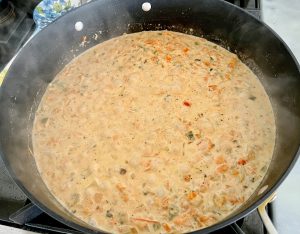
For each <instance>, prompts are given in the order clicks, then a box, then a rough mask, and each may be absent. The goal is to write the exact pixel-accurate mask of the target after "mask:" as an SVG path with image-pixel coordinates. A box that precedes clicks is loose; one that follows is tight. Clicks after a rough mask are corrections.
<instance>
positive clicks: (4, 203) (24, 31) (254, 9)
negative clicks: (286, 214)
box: [0, 0, 272, 234]
mask: <svg viewBox="0 0 300 234" xmlns="http://www.w3.org/2000/svg"><path fill="white" fill-rule="evenodd" d="M227 1H228V2H231V3H233V4H236V5H238V6H240V7H243V8H245V9H246V10H247V11H249V12H250V13H251V14H253V15H255V16H256V17H258V18H259V17H260V4H259V3H260V2H259V0H227ZM0 2H1V1H0ZM11 7H13V8H14V9H13V10H14V15H13V19H12V21H11V22H6V24H8V23H10V27H11V28H10V29H9V28H8V27H7V25H5V24H4V25H1V20H0V52H1V53H0V70H2V68H3V67H4V66H5V64H6V63H7V62H8V61H9V60H10V59H11V58H12V57H13V55H14V54H15V53H16V51H17V50H18V49H19V48H20V46H21V45H22V44H23V43H24V42H25V41H26V39H27V38H28V37H29V36H30V35H31V33H32V32H33V29H34V27H33V20H32V18H31V14H28V13H26V12H24V10H22V9H18V8H16V7H14V6H11ZM0 9H1V8H0ZM0 14H1V12H0ZM9 30H11V31H9ZM271 211H272V207H271V206H269V213H270V214H271V215H272V212H271ZM0 225H6V226H12V227H17V228H21V229H26V230H30V231H35V232H39V233H80V232H78V231H76V230H74V229H72V228H70V227H68V226H66V225H64V224H62V223H60V222H58V221H56V220H55V219H53V218H51V217H50V216H48V215H47V214H45V213H44V212H42V211H41V210H40V209H39V208H38V207H36V206H34V205H33V204H32V203H31V202H30V200H29V199H27V197H26V196H25V195H24V193H23V192H22V191H21V190H20V189H19V187H18V186H17V185H16V184H15V183H14V182H13V181H12V179H11V178H10V176H9V175H8V172H7V171H6V168H5V166H4V163H3V161H2V159H1V157H0ZM213 233H214V234H218V233H228V234H231V233H246V234H263V233H266V231H265V229H264V226H263V223H262V221H261V219H260V217H259V215H258V213H257V211H254V212H252V213H251V214H249V215H248V216H247V217H245V218H243V219H241V220H239V221H238V222H237V223H235V224H233V225H230V226H227V227H225V228H223V229H220V230H218V231H216V232H213Z"/></svg>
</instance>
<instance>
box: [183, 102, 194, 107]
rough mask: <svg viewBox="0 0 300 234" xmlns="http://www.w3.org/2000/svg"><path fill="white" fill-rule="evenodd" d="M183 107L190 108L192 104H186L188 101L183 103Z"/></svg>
mask: <svg viewBox="0 0 300 234" xmlns="http://www.w3.org/2000/svg"><path fill="white" fill-rule="evenodd" d="M183 105H185V106H188V107H191V105H192V103H190V102H188V101H184V102H183Z"/></svg>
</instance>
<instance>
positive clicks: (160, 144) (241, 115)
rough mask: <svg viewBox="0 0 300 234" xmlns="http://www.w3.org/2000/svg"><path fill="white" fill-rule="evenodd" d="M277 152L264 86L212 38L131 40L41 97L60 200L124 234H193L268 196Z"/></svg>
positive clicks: (45, 159) (39, 152) (88, 55)
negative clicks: (258, 194) (266, 185)
mask: <svg viewBox="0 0 300 234" xmlns="http://www.w3.org/2000/svg"><path fill="white" fill-rule="evenodd" d="M274 144H275V123H274V115H273V112H272V108H271V104H270V101H269V99H268V96H267V94H266V92H265V91H264V89H263V86H262V85H261V83H260V82H259V80H258V79H257V77H256V76H255V75H254V74H253V73H252V72H251V70H250V69H249V68H248V67H247V66H246V65H245V64H243V63H242V62H241V61H240V60H239V59H238V58H237V56H236V55H235V54H232V53H230V52H228V51H227V50H225V49H224V48H222V47H220V46H218V45H216V44H213V43H211V42H209V41H207V40H205V39H203V38H198V37H194V36H189V35H185V34H180V33H175V32H170V31H160V32H141V33H136V34H130V35H124V36H121V37H117V38H114V39H111V40H109V41H106V42H104V43H101V44H99V45H98V46H95V47H93V48H92V49H89V50H88V51H86V52H85V53H84V54H82V55H80V56H79V57H78V58H76V59H74V60H73V61H72V62H71V63H70V64H68V65H67V66H66V67H65V68H64V69H63V70H62V71H61V72H60V73H59V74H58V75H57V77H56V78H55V79H54V80H53V82H52V83H51V84H50V85H49V87H48V88H47V90H46V93H45V95H44V96H43V98H42V101H41V103H40V106H39V108H38V111H37V113H36V117H35V123H34V129H33V146H34V156H35V159H36V163H37V166H38V169H39V171H40V173H41V175H42V178H43V180H44V182H45V183H46V185H47V186H48V188H49V190H50V191H51V192H52V193H53V195H54V196H55V197H56V198H57V199H58V200H59V202H60V203H61V204H62V205H63V206H64V207H65V208H66V209H68V210H69V211H70V212H72V213H73V214H74V215H75V216H77V217H78V218H80V219H82V220H84V221H86V222H87V223H89V224H91V225H94V226H95V227H97V228H99V229H102V230H106V231H109V232H113V233H168V232H179V233H183V232H189V231H192V230H196V229H200V228H204V227H207V226H209V225H212V224H214V223H216V222H219V221H220V220H222V219H224V218H225V217H226V216H228V215H229V214H230V213H232V212H233V211H234V210H236V209H237V208H238V207H239V206H241V205H242V204H243V203H244V202H245V201H246V200H247V199H248V198H249V197H250V196H251V195H252V194H253V193H254V191H255V190H256V188H257V187H258V186H259V184H260V182H261V181H262V178H263V177H264V175H265V173H266V170H267V168H268V165H269V163H270V160H271V157H272V153H273V148H274Z"/></svg>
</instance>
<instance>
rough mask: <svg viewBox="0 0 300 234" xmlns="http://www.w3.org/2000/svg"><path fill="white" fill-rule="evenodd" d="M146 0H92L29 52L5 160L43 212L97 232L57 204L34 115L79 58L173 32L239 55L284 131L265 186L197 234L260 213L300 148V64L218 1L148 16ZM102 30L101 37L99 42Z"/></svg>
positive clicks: (5, 90) (9, 101)
mask: <svg viewBox="0 0 300 234" xmlns="http://www.w3.org/2000/svg"><path fill="white" fill-rule="evenodd" d="M142 3H143V1H142V0H137V1H134V0H99V1H95V2H92V3H90V4H87V5H85V6H83V7H80V8H78V9H76V10H73V11H72V12H70V13H68V14H66V15H65V16H63V17H61V18H59V19H58V20H56V21H55V22H54V23H52V24H51V25H49V26H48V27H47V28H45V29H44V30H42V31H41V32H40V33H38V34H37V35H36V36H35V37H34V38H33V39H32V40H31V41H30V42H29V43H28V44H27V45H26V46H25V48H23V49H22V51H21V52H20V53H19V55H18V56H17V58H16V60H15V61H14V63H13V65H12V66H11V68H10V69H9V71H8V74H7V76H6V78H5V80H4V83H3V85H2V87H1V95H0V121H1V122H0V136H1V151H2V158H3V160H4V162H5V164H6V166H7V169H8V170H9V172H10V174H11V176H12V177H13V179H14V180H15V181H16V183H17V184H18V185H19V186H20V187H21V189H22V190H23V191H24V192H25V194H26V195H27V196H28V197H29V199H30V200H31V201H32V202H33V203H35V204H36V205H37V206H38V207H40V208H41V209H42V210H44V211H45V212H46V213H48V214H49V215H51V216H53V217H54V218H56V219H58V220H59V221H61V222H63V223H65V224H67V225H69V226H71V227H73V228H75V229H78V230H81V231H83V232H86V233H87V232H96V231H95V230H93V228H92V227H91V226H89V225H88V224H86V223H84V222H82V221H80V220H79V219H77V218H75V217H74V216H73V215H72V214H70V213H68V212H67V211H66V210H65V209H64V208H63V207H62V206H61V205H60V204H59V203H58V202H57V201H56V200H55V198H54V197H53V196H52V195H51V194H50V192H49V190H48V189H47V188H46V186H45V184H44V183H43V181H42V179H41V176H40V174H39V172H38V170H37V168H36V165H35V161H34V158H33V156H32V155H31V130H32V123H33V119H34V113H35V111H36V108H37V106H38V104H39V102H40V100H41V97H42V95H43V93H44V91H45V89H46V88H47V85H48V84H49V83H50V82H51V80H52V79H53V78H54V77H55V75H56V74H57V73H58V72H59V71H60V70H61V69H62V68H63V67H64V66H65V64H67V63H68V62H69V61H70V60H71V59H72V58H73V57H74V55H75V56H76V55H78V54H80V53H82V52H83V51H85V50H87V49H88V48H90V47H92V46H94V45H96V44H98V43H101V42H102V41H104V40H108V39H110V38H112V37H116V36H119V35H122V34H123V33H132V32H137V31H142V30H160V29H169V30H174V31H180V32H186V33H190V34H194V35H197V36H204V37H205V38H207V39H208V40H211V41H213V42H215V43H217V44H220V45H222V46H224V47H226V48H228V49H230V50H231V51H233V52H236V53H237V54H238V56H239V57H240V58H241V60H242V61H243V62H245V63H246V64H247V65H248V66H249V67H250V68H251V69H252V70H253V71H254V72H255V74H256V75H257V76H258V77H259V79H260V80H261V82H262V84H263V85H264V87H265V89H266V91H267V93H268V95H269V96H270V99H271V103H272V106H273V109H274V112H275V119H276V127H277V139H276V146H275V152H274V156H273V160H272V162H271V165H270V168H269V170H268V172H267V175H266V177H265V178H264V180H263V182H262V184H261V186H260V187H259V188H258V190H257V191H256V192H255V193H254V194H253V196H252V197H251V198H250V199H249V200H248V201H247V202H246V203H245V204H244V205H243V206H242V207H241V208H240V209H239V210H237V211H236V212H234V213H233V214H232V215H230V216H229V217H228V218H226V219H225V220H224V221H222V222H220V223H217V224H216V225H213V226H211V227H208V228H205V229H203V230H201V231H198V232H197V233H207V232H211V231H214V230H217V229H219V228H221V227H223V226H225V225H228V224H230V223H232V222H234V221H236V220H238V219H240V218H242V217H243V216H245V215H247V214H248V213H249V212H251V211H252V210H254V209H255V208H257V207H258V206H259V205H260V204H261V203H262V202H263V201H264V200H265V199H266V198H267V197H268V196H270V194H271V193H273V192H274V191H275V190H276V188H277V187H278V186H279V184H280V183H281V182H282V181H283V179H284V178H285V177H286V176H287V174H288V172H289V171H290V170H291V168H292V166H293V165H294V163H295V161H296V159H297V156H298V153H297V152H298V148H299V143H300V118H299V117H300V92H299V91H300V74H299V67H298V64H297V62H296V60H295V58H294V57H293V55H292V54H291V52H290V50H289V49H288V48H287V46H286V45H285V44H284V42H283V41H282V40H281V39H280V38H279V37H278V36H277V35H276V34H275V33H274V32H273V31H272V30H271V29H270V28H268V27H267V26H266V25H264V24H263V23H262V22H260V21H259V20H257V19H255V18H254V17H252V16H250V15H249V14H247V13H246V12H245V11H243V10H241V9H238V8H237V7H234V6H233V5H231V4H228V3H226V2H223V1H218V0H190V1H184V0H172V1H170V0H151V4H152V9H151V10H150V11H149V12H144V11H143V10H142V7H141V6H142ZM77 21H82V22H83V24H84V28H83V30H82V31H76V30H75V28H74V25H75V23H76V22H77ZM190 29H192V30H190ZM99 31H101V32H102V34H100V32H99ZM95 33H97V34H98V38H97V40H95V39H93V35H94V34H95ZM83 36H86V39H87V41H89V43H86V46H85V47H81V46H80V43H81V42H82V39H83ZM94 38H95V37H94ZM266 185H267V187H266ZM263 187H264V188H266V189H265V190H264V191H262V190H261V188H263ZM258 191H262V192H261V193H259V192H258Z"/></svg>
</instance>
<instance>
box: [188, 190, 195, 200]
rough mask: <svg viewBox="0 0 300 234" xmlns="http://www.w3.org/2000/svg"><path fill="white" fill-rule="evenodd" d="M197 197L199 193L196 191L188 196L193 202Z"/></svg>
mask: <svg viewBox="0 0 300 234" xmlns="http://www.w3.org/2000/svg"><path fill="white" fill-rule="evenodd" d="M195 197H197V193H196V192H195V191H191V192H189V194H188V195H187V198H188V200H190V201H191V200H193V199H194V198H195Z"/></svg>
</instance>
